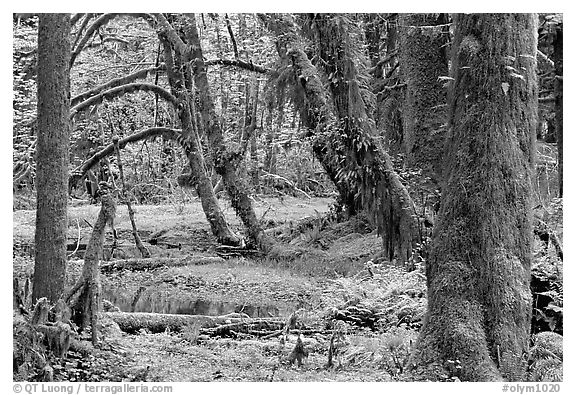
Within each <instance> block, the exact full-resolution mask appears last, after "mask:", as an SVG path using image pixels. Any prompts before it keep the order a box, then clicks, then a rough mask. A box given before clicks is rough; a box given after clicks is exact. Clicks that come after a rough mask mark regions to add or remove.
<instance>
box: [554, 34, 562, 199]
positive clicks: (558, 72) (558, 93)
mask: <svg viewBox="0 0 576 395" xmlns="http://www.w3.org/2000/svg"><path fill="white" fill-rule="evenodd" d="M562 29H563V26H562V24H560V25H558V26H557V27H556V39H555V40H554V71H555V78H556V81H555V86H554V102H555V108H554V111H555V116H556V143H557V147H558V197H562V196H563V195H564V182H563V178H564V152H563V151H564V128H563V120H564V114H563V111H564V108H563V101H564V97H563V96H564V93H563V84H564V82H563V81H564V80H563V77H564V50H563V46H564V40H563V38H562V36H563V32H562Z"/></svg>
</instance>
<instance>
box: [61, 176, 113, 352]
mask: <svg viewBox="0 0 576 395" xmlns="http://www.w3.org/2000/svg"><path fill="white" fill-rule="evenodd" d="M104 184H106V185H103V186H102V188H101V190H102V207H101V209H100V212H99V213H98V219H97V220H96V222H95V223H94V229H93V230H92V234H91V236H90V241H89V242H88V247H86V253H85V254H84V266H83V268H82V274H81V276H80V278H79V279H78V281H77V282H76V284H75V285H74V286H73V287H72V289H71V290H70V291H68V293H67V294H66V297H65V301H66V302H67V303H68V302H70V300H71V299H72V298H73V297H74V295H76V293H79V296H78V298H77V299H76V301H75V302H72V303H71V304H72V305H73V311H74V316H75V317H74V318H75V320H76V322H77V323H78V325H79V326H80V327H81V328H82V329H85V328H87V327H88V325H89V324H90V326H91V328H92V343H93V344H94V345H96V344H97V343H98V314H99V313H100V311H101V310H102V308H101V306H102V286H101V283H100V267H99V266H100V260H101V259H102V254H103V248H104V238H105V235H106V234H105V233H106V225H109V226H110V227H111V228H112V229H114V217H115V215H116V200H115V196H114V194H115V192H114V191H113V190H112V189H111V186H110V185H108V184H107V183H104Z"/></svg>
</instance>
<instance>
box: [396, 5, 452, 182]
mask: <svg viewBox="0 0 576 395" xmlns="http://www.w3.org/2000/svg"><path fill="white" fill-rule="evenodd" d="M398 21H399V25H400V34H399V36H400V67H401V69H402V74H403V76H404V80H405V82H406V96H405V101H404V106H403V110H402V114H403V118H404V122H403V125H404V136H403V143H404V153H405V154H406V164H407V165H408V166H410V167H415V168H421V169H423V170H424V171H425V174H426V175H429V176H431V177H432V178H433V179H434V180H435V181H438V180H439V176H440V171H441V159H442V151H443V148H444V136H445V134H446V133H445V127H444V124H445V123H446V93H445V90H444V88H443V86H442V85H443V82H442V80H441V79H440V77H446V76H448V61H447V59H446V57H445V54H444V49H443V48H444V45H445V44H446V41H447V40H446V37H444V34H443V32H442V31H441V30H440V28H439V27H436V26H437V25H439V24H441V22H443V19H442V18H440V17H439V16H438V15H437V14H400V16H399V19H398Z"/></svg>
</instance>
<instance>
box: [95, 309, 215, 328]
mask: <svg viewBox="0 0 576 395" xmlns="http://www.w3.org/2000/svg"><path fill="white" fill-rule="evenodd" d="M103 316H105V317H107V318H110V319H111V320H112V321H114V322H116V323H117V324H118V326H119V327H120V329H121V330H122V331H123V332H127V333H136V332H138V331H139V330H140V329H146V330H148V331H150V332H152V333H159V332H164V331H165V330H166V329H169V330H171V331H174V332H181V331H182V330H183V329H184V328H186V327H190V326H197V325H200V326H201V327H216V326H218V325H219V321H218V318H219V317H210V316H207V315H184V314H158V313H119V312H116V313H112V312H110V313H103Z"/></svg>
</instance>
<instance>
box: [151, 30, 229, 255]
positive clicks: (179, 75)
mask: <svg viewBox="0 0 576 395" xmlns="http://www.w3.org/2000/svg"><path fill="white" fill-rule="evenodd" d="M161 40H162V41H163V45H164V61H165V62H166V70H167V72H168V77H169V78H168V81H169V83H170V87H171V89H172V92H173V93H174V95H175V96H176V97H177V98H178V100H179V105H178V108H179V116H180V121H181V123H182V135H183V139H182V141H181V144H183V145H184V146H185V151H186V155H187V156H188V162H189V164H190V170H191V174H192V180H193V181H192V186H193V187H194V188H195V189H196V192H197V193H198V196H199V197H200V201H201V203H202V209H203V211H204V214H205V215H206V219H207V220H208V223H209V224H210V228H211V230H212V234H214V236H216V238H217V239H218V241H219V242H220V243H222V244H228V245H238V244H240V238H239V237H238V236H237V235H236V234H234V232H233V231H232V229H230V227H229V226H228V223H227V222H226V218H225V217H224V213H223V212H222V210H221V209H220V206H219V205H218V199H217V198H216V194H215V193H214V189H213V187H212V181H211V180H210V177H209V175H208V173H207V170H206V163H205V161H204V155H203V150H202V145H201V143H200V137H199V134H198V131H197V128H195V122H194V118H193V113H192V111H191V108H190V105H191V102H192V100H190V97H189V92H188V90H187V88H186V86H185V73H184V72H182V71H181V70H184V69H185V67H187V66H184V65H183V64H182V60H181V56H174V57H173V56H172V49H171V48H170V44H169V43H168V42H167V41H166V39H162V38H161Z"/></svg>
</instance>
